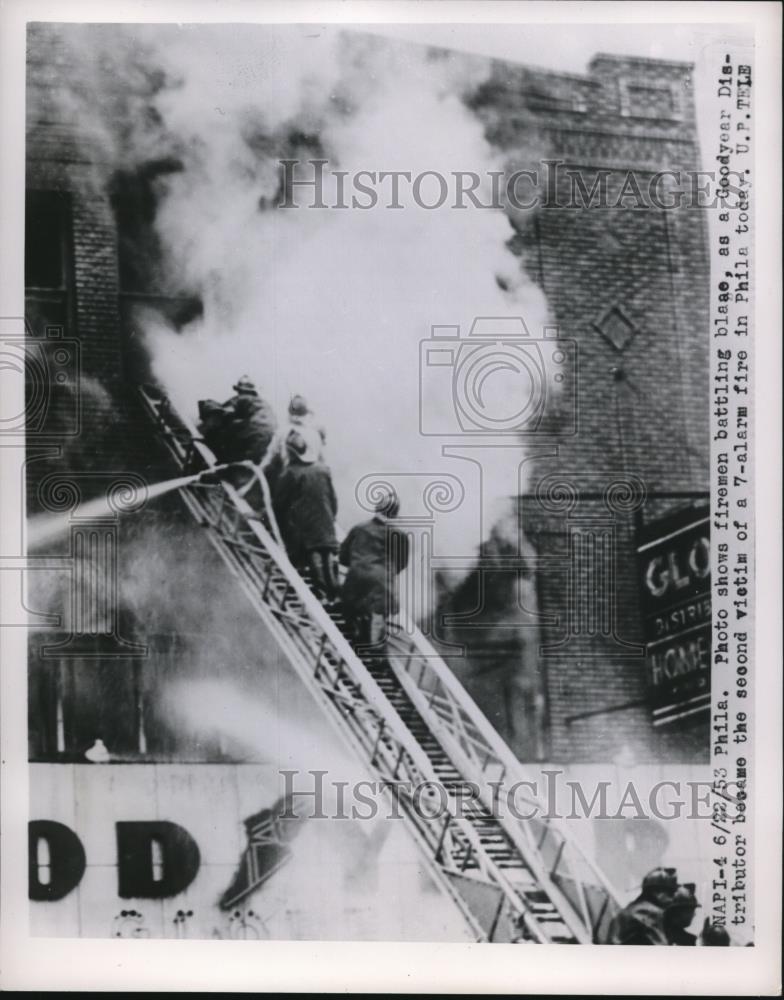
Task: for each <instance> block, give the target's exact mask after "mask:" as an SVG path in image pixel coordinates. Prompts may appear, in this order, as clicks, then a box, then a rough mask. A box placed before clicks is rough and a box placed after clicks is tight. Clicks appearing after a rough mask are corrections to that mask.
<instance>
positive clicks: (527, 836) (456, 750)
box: [391, 658, 591, 944]
mask: <svg viewBox="0 0 784 1000" xmlns="http://www.w3.org/2000/svg"><path fill="white" fill-rule="evenodd" d="M395 660H396V658H393V659H392V660H391V662H392V663H393V667H394V664H395ZM399 669H400V668H399V667H398V668H397V670H399ZM397 670H396V672H397ZM398 677H399V679H400V682H401V683H402V684H403V687H404V688H405V690H406V693H407V694H408V696H409V697H410V698H411V700H412V701H413V703H414V705H415V706H416V708H417V710H418V711H419V713H420V714H421V715H422V716H423V717H424V718H425V719H426V721H427V724H428V726H429V727H430V728H431V729H432V732H433V735H434V736H435V737H436V738H437V739H438V741H439V743H441V745H442V746H443V747H444V750H445V751H446V752H447V754H448V755H449V756H450V758H452V760H453V761H454V763H455V765H456V766H457V769H458V770H459V771H460V773H461V774H462V775H463V776H464V777H466V778H467V779H468V780H470V781H472V783H473V784H474V786H475V787H476V788H477V790H478V792H479V799H480V801H481V802H482V804H483V805H484V806H485V807H486V808H487V809H488V810H490V812H491V813H492V815H493V816H494V817H495V818H496V820H497V822H498V823H499V824H500V826H501V827H502V828H503V830H504V831H505V832H506V833H507V835H508V836H509V838H510V839H511V841H512V843H513V844H514V845H515V848H516V849H517V851H518V852H519V853H520V855H521V857H522V858H523V860H524V862H525V864H526V865H527V867H528V868H529V869H530V871H531V872H532V874H533V875H534V877H535V878H536V880H537V882H538V883H539V884H540V886H541V887H542V889H544V890H545V892H546V893H547V895H548V896H549V898H550V899H551V901H552V902H553V903H554V905H555V906H556V908H557V910H558V912H559V914H560V916H561V918H562V919H563V921H564V923H565V924H566V926H567V927H568V928H569V930H570V931H571V932H572V934H574V936H575V937H576V938H577V940H578V941H580V942H581V943H582V944H589V943H590V940H591V933H590V928H591V919H590V914H589V913H588V912H586V911H585V910H584V909H583V908H582V907H575V906H574V904H573V902H572V901H571V900H570V899H569V898H568V897H567V896H566V895H565V894H564V893H563V892H562V891H561V889H560V888H559V887H558V886H557V885H556V884H555V883H554V882H553V879H552V874H553V873H552V872H550V871H548V870H547V866H546V865H545V864H544V860H543V858H542V855H541V852H540V850H539V849H538V845H537V844H536V840H535V837H534V835H533V831H532V828H531V826H530V824H529V822H523V821H522V820H520V819H518V818H513V817H510V816H508V815H507V814H506V811H505V810H500V811H499V810H498V808H497V806H498V791H499V790H500V788H501V787H502V785H503V781H499V782H497V783H495V788H494V787H493V786H492V785H490V784H489V783H488V781H487V779H486V776H485V773H484V771H483V770H482V767H481V765H480V763H479V759H478V757H476V756H474V757H472V756H471V755H469V753H468V752H466V750H465V749H464V747H463V746H461V743H460V740H459V737H458V736H457V735H456V734H455V733H454V731H452V730H451V729H450V728H449V727H448V726H447V725H446V723H445V720H443V719H442V718H441V717H440V716H438V715H436V714H435V713H433V712H432V711H431V710H430V708H429V704H428V702H429V698H428V697H427V695H426V693H425V692H423V691H422V690H421V689H420V688H419V687H418V686H417V685H416V684H414V683H412V679H411V676H410V674H408V673H405V672H403V671H401V672H400V673H399V674H398Z"/></svg>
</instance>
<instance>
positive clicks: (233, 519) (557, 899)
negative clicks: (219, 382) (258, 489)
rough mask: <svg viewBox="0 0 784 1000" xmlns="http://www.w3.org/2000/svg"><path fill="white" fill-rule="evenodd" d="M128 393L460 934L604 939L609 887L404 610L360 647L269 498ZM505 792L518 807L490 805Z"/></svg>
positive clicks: (187, 430)
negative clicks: (389, 806) (372, 647)
mask: <svg viewBox="0 0 784 1000" xmlns="http://www.w3.org/2000/svg"><path fill="white" fill-rule="evenodd" d="M140 401H141V405H142V407H143V409H144V411H145V412H146V414H147V416H148V417H149V418H150V419H151V420H152V421H153V422H154V423H155V426H156V429H157V433H158V435H159V437H160V439H161V441H162V443H163V444H164V445H165V447H166V449H167V450H168V452H169V455H170V456H171V458H172V460H173V462H174V464H175V465H176V466H177V468H178V470H180V471H181V472H182V473H183V474H189V473H197V472H201V473H204V474H203V475H201V476H200V477H199V478H197V479H195V480H193V481H192V482H191V483H189V484H188V485H186V486H184V487H183V488H182V489H181V491H180V492H181V496H182V499H183V501H184V503H185V505H186V507H187V508H188V510H189V511H190V513H191V514H192V516H193V517H194V519H195V520H196V521H197V522H198V523H199V524H200V525H201V526H202V527H203V528H204V529H205V531H206V532H207V536H208V538H209V541H210V543H211V544H212V545H213V547H214V548H215V550H216V551H217V553H218V554H219V555H220V557H221V558H222V560H223V561H224V563H225V564H226V566H227V567H228V569H229V570H230V571H231V573H232V575H233V576H234V577H235V578H236V580H237V582H238V584H239V586H240V587H241V588H242V589H243V591H244V592H245V594H246V595H247V597H248V599H249V601H250V602H251V604H252V606H253V608H254V609H255V610H256V612H257V613H258V615H259V617H260V618H261V619H262V620H263V621H264V623H265V625H266V626H267V628H268V629H269V631H270V632H271V633H272V634H273V635H274V637H275V638H276V640H277V642H278V643H279V645H280V648H281V650H282V651H283V652H284V653H285V655H286V657H287V659H288V661H289V662H290V663H291V666H292V667H293V669H294V670H295V672H296V673H297V675H298V676H299V677H300V679H301V680H302V681H303V683H304V684H305V686H306V687H307V689H308V690H309V691H310V693H311V694H312V696H313V697H314V698H315V700H316V701H317V703H318V704H319V706H320V707H321V709H322V710H323V711H324V713H325V715H326V716H327V717H328V718H329V720H330V721H331V723H332V725H333V726H334V728H335V730H336V731H337V732H338V733H339V735H340V736H341V737H342V739H343V741H344V742H345V743H346V744H348V746H349V747H350V748H351V749H352V750H353V752H354V753H355V754H356V755H357V756H358V757H359V759H360V760H361V761H362V762H363V764H365V765H366V766H367V767H368V768H369V769H370V771H371V772H372V773H373V774H374V776H375V777H376V779H377V780H378V781H379V782H381V783H383V784H384V786H385V787H386V788H388V790H389V793H390V794H392V795H394V796H395V797H396V799H397V801H398V806H399V811H400V813H401V815H402V816H403V817H404V820H405V822H406V824H407V827H408V830H409V833H410V834H411V835H412V836H413V838H414V840H415V841H416V843H417V844H418V846H419V848H420V849H421V851H422V854H423V856H424V857H425V858H426V860H427V863H428V869H429V872H430V874H431V875H432V877H433V878H434V880H435V881H436V882H437V883H438V884H439V886H440V887H441V889H442V890H443V891H444V892H445V893H446V894H447V895H448V896H449V897H450V898H451V899H452V901H453V902H454V904H455V905H456V906H457V907H458V908H459V910H460V913H461V914H462V916H463V918H464V920H465V922H466V923H467V925H468V927H469V931H470V933H471V935H472V936H473V937H474V938H475V939H476V940H477V941H501V942H503V941H507V942H509V941H521V942H537V943H542V944H547V943H568V944H591V943H601V942H603V941H604V940H605V939H606V932H607V928H608V925H609V923H610V921H611V920H612V918H613V916H614V915H615V914H616V913H617V911H618V909H619V907H620V903H619V901H618V898H617V896H616V894H615V892H614V890H613V888H612V887H611V886H610V884H609V883H608V881H607V879H606V878H605V877H604V875H603V874H602V872H601V871H600V870H599V869H598V868H597V866H596V865H595V864H594V863H593V861H592V860H591V859H590V858H589V857H588V855H587V854H586V853H585V851H584V850H583V849H582V847H581V845H580V844H579V843H578V842H577V841H576V840H574V839H573V838H572V837H571V836H569V835H568V833H567V831H566V830H565V829H564V827H563V825H562V824H560V823H559V822H558V820H556V819H553V818H550V817H549V814H548V810H547V809H546V807H545V805H544V804H543V803H542V802H541V801H539V800H537V799H536V798H535V797H534V796H533V795H522V794H521V792H520V789H521V788H523V787H526V786H524V785H522V784H520V783H521V782H524V781H525V777H526V776H525V772H524V769H523V765H522V764H521V763H520V761H518V759H517V758H516V757H515V756H514V754H513V753H512V752H511V750H510V749H509V747H508V746H507V745H506V743H505V742H504V741H503V740H502V739H501V737H500V736H499V734H498V733H497V732H496V731H495V729H494V728H493V727H492V725H491V724H490V722H489V721H488V720H487V719H486V717H485V716H484V715H483V713H482V712H481V711H480V709H479V708H478V707H477V705H476V704H475V703H474V701H473V700H472V699H471V697H470V696H469V695H468V693H467V692H466V690H465V689H464V688H463V686H462V685H461V684H460V682H459V681H458V680H457V678H456V677H455V675H454V674H453V673H452V671H451V670H450V668H449V667H448V666H447V664H446V663H445V662H444V661H443V659H442V658H441V657H440V655H439V654H438V653H437V652H436V650H435V649H434V648H433V646H432V645H431V644H430V642H429V641H428V640H427V639H426V638H425V636H423V635H422V633H421V632H420V630H419V629H418V628H417V626H416V624H415V623H413V622H412V621H410V620H407V619H406V620H402V619H403V615H404V614H405V613H404V612H401V613H400V614H398V615H397V616H395V618H393V619H390V620H389V621H388V622H387V639H386V652H385V655H384V656H379V655H377V654H376V655H372V654H371V653H367V654H366V653H363V654H362V655H359V654H358V652H357V650H355V649H354V648H353V646H352V644H351V643H350V641H349V639H348V638H347V636H346V634H344V629H345V621H344V620H343V618H342V617H341V613H340V610H339V607H336V608H330V610H329V611H328V610H327V608H326V607H325V606H323V605H322V603H321V602H320V601H319V600H318V598H317V597H316V595H315V594H314V592H313V591H312V590H311V589H310V587H309V586H308V583H307V581H306V579H304V578H303V576H301V575H300V573H298V572H297V570H296V569H295V568H294V566H293V565H292V563H291V562H290V561H289V559H288V557H287V555H286V552H285V549H284V548H283V546H282V544H281V542H280V538H279V535H278V532H277V526H276V524H275V521H274V516H273V515H272V512H271V510H270V509H269V504H268V503H267V504H265V505H264V510H262V512H261V513H259V511H258V510H256V509H254V508H252V507H251V506H250V505H249V503H248V502H247V501H246V499H245V498H244V497H243V496H242V495H241V491H239V490H238V489H237V488H235V486H233V485H232V483H231V482H229V481H227V479H226V477H225V476H222V475H221V474H220V473H219V472H216V473H214V474H211V473H212V470H216V469H220V466H219V463H218V462H217V460H216V457H215V455H214V454H213V453H212V451H211V450H210V449H209V448H208V447H207V445H206V444H205V443H204V441H203V440H202V439H201V437H200V435H199V433H198V431H197V429H196V428H195V426H194V425H193V424H192V423H191V422H190V421H189V420H188V419H187V418H186V417H183V416H182V415H180V414H178V413H177V412H176V411H175V410H174V409H173V407H172V406H171V404H170V402H169V401H168V399H167V398H166V397H165V396H164V395H162V394H161V393H160V392H159V391H158V390H157V388H155V387H151V386H144V387H141V388H140ZM260 478H262V477H260ZM360 652H362V650H361V649H360ZM424 786H428V787H429V788H431V789H432V788H436V787H439V788H440V789H441V790H442V791H441V792H440V794H439V804H438V808H437V809H432V810H431V809H430V808H426V807H425V801H426V799H425V797H423V796H422V795H421V794H420V795H418V796H417V801H414V795H413V792H414V790H416V789H421V788H423V787H424ZM527 787H529V788H530V787H531V783H530V782H529V783H528V784H527ZM511 797H513V798H514V802H515V805H516V813H517V815H515V814H513V813H512V812H511V811H510V810H509V809H507V808H499V807H498V806H499V802H504V801H507V799H508V798H511ZM444 807H445V808H444ZM524 809H525V812H523V810H524ZM522 815H526V816H530V817H531V818H527V819H522V818H518V817H519V816H522Z"/></svg>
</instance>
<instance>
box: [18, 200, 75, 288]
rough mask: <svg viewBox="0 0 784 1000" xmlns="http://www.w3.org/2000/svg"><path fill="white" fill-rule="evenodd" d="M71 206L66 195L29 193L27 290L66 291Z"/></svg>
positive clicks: (26, 232)
mask: <svg viewBox="0 0 784 1000" xmlns="http://www.w3.org/2000/svg"><path fill="white" fill-rule="evenodd" d="M67 221H68V205H67V200H66V198H65V197H64V196H63V195H60V194H56V193H54V192H51V191H29V192H28V194H27V201H26V212H25V287H26V288H45V289H48V290H58V291H64V290H65V286H66V245H67Z"/></svg>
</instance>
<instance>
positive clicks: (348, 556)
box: [340, 491, 409, 645]
mask: <svg viewBox="0 0 784 1000" xmlns="http://www.w3.org/2000/svg"><path fill="white" fill-rule="evenodd" d="M399 512H400V501H399V500H398V498H397V495H396V494H395V493H394V492H393V491H385V492H384V494H383V495H382V496H381V498H380V499H379V501H378V503H377V504H376V512H375V514H374V516H373V517H372V518H371V519H370V520H369V521H365V522H363V523H362V524H357V525H355V526H354V527H353V528H352V529H351V531H350V532H349V533H348V534H347V535H346V537H345V538H344V540H343V544H342V545H341V546H340V562H341V563H342V564H343V565H344V566H346V567H348V572H347V573H346V578H345V580H344V582H343V593H342V599H343V609H344V612H345V615H346V621H347V623H348V625H349V628H350V629H351V631H352V633H353V637H354V640H355V641H356V642H357V643H361V644H371V645H376V644H378V643H380V642H381V641H382V639H383V635H384V623H385V621H386V618H387V617H389V616H390V615H394V614H396V613H397V611H398V609H399V603H398V596H397V577H398V576H399V575H400V573H402V572H403V570H404V569H405V568H406V566H407V565H408V557H409V546H408V537H407V536H406V535H405V534H404V533H403V532H401V531H399V530H398V529H397V528H395V527H394V525H393V523H392V522H393V521H394V519H395V518H396V517H397V516H398V514H399Z"/></svg>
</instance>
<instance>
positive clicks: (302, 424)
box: [261, 396, 327, 489]
mask: <svg viewBox="0 0 784 1000" xmlns="http://www.w3.org/2000/svg"><path fill="white" fill-rule="evenodd" d="M291 430H297V431H299V433H300V435H301V436H302V437H303V438H304V439H305V441H306V442H307V444H308V450H309V451H315V452H316V453H317V454H318V459H319V461H323V460H324V445H325V443H326V440H327V435H326V432H325V430H324V428H323V427H321V426H320V425H318V424H316V422H315V418H314V415H313V411H312V410H311V409H310V407H309V406H308V404H307V401H306V399H305V397H304V396H292V397H291V401H290V403H289V409H288V423H287V424H286V425H285V426H284V427H281V428H279V429H278V430H277V431H276V432H275V436H274V438H273V439H272V442H271V444H270V446H269V448H268V450H267V454H266V455H265V457H264V461H263V462H262V463H261V464H262V468H263V469H264V471H265V473H266V475H267V480H268V482H269V484H270V488H273V489H274V486H275V482H276V480H277V479H278V477H279V476H280V475H281V473H282V472H283V470H284V469H285V468H286V466H287V464H288V460H289V458H288V446H287V443H286V442H287V438H288V435H289V432H290V431H291Z"/></svg>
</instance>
